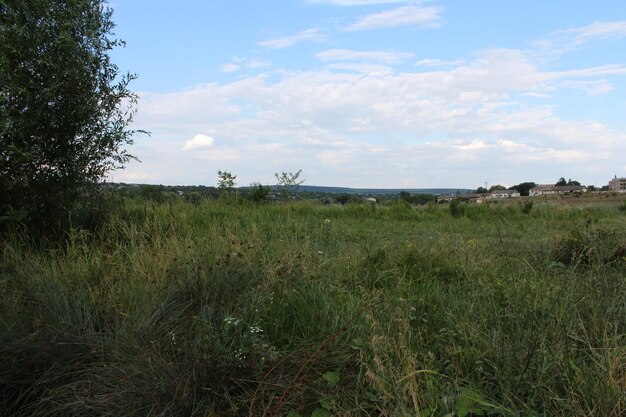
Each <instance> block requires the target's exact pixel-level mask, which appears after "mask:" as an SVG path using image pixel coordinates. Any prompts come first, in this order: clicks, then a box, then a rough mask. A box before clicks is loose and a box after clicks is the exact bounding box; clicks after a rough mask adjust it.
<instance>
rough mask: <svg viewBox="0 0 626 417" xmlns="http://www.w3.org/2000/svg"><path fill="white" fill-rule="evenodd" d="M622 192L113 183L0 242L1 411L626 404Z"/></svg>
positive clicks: (183, 412)
mask: <svg viewBox="0 0 626 417" xmlns="http://www.w3.org/2000/svg"><path fill="white" fill-rule="evenodd" d="M554 201H556V200H554ZM572 201H573V200H572ZM620 204H621V205H622V206H623V205H624V203H623V201H622V202H620V201H618V200H615V201H611V202H608V203H600V202H597V203H594V204H581V205H576V204H570V203H569V202H568V204H558V203H554V204H548V203H547V202H542V200H540V199H539V200H535V201H534V207H531V208H528V207H525V208H524V206H519V205H518V204H511V205H504V204H496V205H493V204H491V205H482V206H480V205H476V206H462V207H461V208H460V209H458V210H457V211H455V213H454V214H455V215H454V216H453V215H452V213H451V211H450V210H449V208H448V207H447V206H433V207H429V208H414V207H410V206H408V205H407V204H403V203H402V202H399V203H395V204H391V205H387V206H373V205H372V206H368V205H349V206H346V207H337V206H333V207H329V206H322V205H317V204H315V203H306V202H300V203H292V204H275V205H272V204H266V205H259V206H254V205H251V204H222V203H218V202H215V201H208V202H204V203H202V204H197V205H192V204H185V203H171V204H161V205H157V204H151V203H145V202H136V201H132V200H130V201H126V203H125V204H124V206H123V207H122V208H120V209H119V210H118V212H117V213H116V214H115V216H113V217H112V218H111V219H110V220H109V221H107V223H106V224H105V225H104V226H103V227H102V228H101V229H99V230H98V231H97V232H94V233H88V232H85V231H82V232H81V231H76V232H74V233H72V234H71V235H70V236H69V237H68V239H67V242H66V244H64V245H43V246H42V245H38V244H34V243H32V242H29V240H28V239H27V238H25V237H20V236H13V237H10V238H9V239H8V241H7V242H5V243H2V246H1V251H2V252H1V255H0V256H1V257H2V258H1V265H0V410H1V411H0V415H3V416H155V417H156V416H212V415H215V416H290V417H294V416H298V415H300V416H305V417H308V416H315V417H322V416H329V415H332V416H366V415H370V416H459V417H465V416H478V415H491V416H601V417H606V416H620V415H626V211H624V210H620V209H619V207H621V206H619V205H620Z"/></svg>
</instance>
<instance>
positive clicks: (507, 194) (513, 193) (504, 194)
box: [489, 190, 521, 199]
mask: <svg viewBox="0 0 626 417" xmlns="http://www.w3.org/2000/svg"><path fill="white" fill-rule="evenodd" d="M520 196H521V194H520V193H519V191H517V190H494V191H492V192H491V193H490V194H489V198H490V199H496V198H515V197H520Z"/></svg>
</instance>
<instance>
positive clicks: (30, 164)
mask: <svg viewBox="0 0 626 417" xmlns="http://www.w3.org/2000/svg"><path fill="white" fill-rule="evenodd" d="M111 16H112V10H111V9H110V8H109V7H107V6H106V5H105V3H104V2H103V1H102V0H2V1H1V2H0V223H2V221H3V220H4V221H5V222H6V221H18V222H22V223H26V224H29V223H30V224H32V225H34V226H37V225H40V226H44V227H46V226H49V224H47V225H46V223H50V222H51V221H53V219H57V220H58V219H59V218H60V217H67V213H68V212H69V211H70V210H72V209H73V208H75V207H76V206H77V205H78V203H79V202H80V200H81V197H82V196H84V195H85V191H86V190H87V189H89V187H90V186H93V185H95V184H96V183H97V182H98V181H99V180H101V179H102V178H103V177H104V176H105V175H106V174H107V173H108V172H110V171H111V170H113V169H118V168H122V167H123V166H124V165H125V164H126V163H127V162H128V161H129V160H131V159H133V156H132V155H130V154H129V153H128V152H127V149H126V145H130V144H131V143H132V138H133V135H134V134H135V133H137V131H134V130H131V129H129V128H128V126H129V124H130V123H131V121H132V119H133V115H134V113H135V105H136V102H137V96H136V95H135V94H134V93H132V92H130V91H129V90H128V85H129V83H130V82H131V81H132V80H133V79H134V78H135V76H134V75H132V74H125V75H121V74H120V73H119V69H118V67H117V66H116V65H114V64H113V63H112V62H111V60H110V57H109V55H108V54H109V52H110V51H111V50H112V49H114V48H115V47H117V46H120V45H122V44H123V42H122V41H120V40H117V39H114V38H113V37H112V36H113V33H112V29H113V27H114V23H113V22H112V20H111Z"/></svg>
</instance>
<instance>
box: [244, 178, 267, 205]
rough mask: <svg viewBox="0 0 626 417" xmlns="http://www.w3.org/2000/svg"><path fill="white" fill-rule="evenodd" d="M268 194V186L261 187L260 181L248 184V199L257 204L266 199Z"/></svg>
mask: <svg viewBox="0 0 626 417" xmlns="http://www.w3.org/2000/svg"><path fill="white" fill-rule="evenodd" d="M269 194H270V187H263V185H261V183H260V182H256V183H252V184H250V193H249V194H248V197H249V198H250V200H252V201H254V202H255V203H257V204H259V203H262V202H264V201H266V200H267V197H268V196H269Z"/></svg>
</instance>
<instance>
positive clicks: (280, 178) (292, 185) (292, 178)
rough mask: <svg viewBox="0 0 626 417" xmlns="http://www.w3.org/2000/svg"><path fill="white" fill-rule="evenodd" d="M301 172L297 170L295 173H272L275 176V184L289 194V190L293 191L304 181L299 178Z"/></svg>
mask: <svg viewBox="0 0 626 417" xmlns="http://www.w3.org/2000/svg"><path fill="white" fill-rule="evenodd" d="M301 174H302V170H301V169H300V170H298V172H296V173H295V174H294V173H292V172H281V173H280V174H278V172H275V173H274V176H275V177H276V181H277V185H278V186H279V187H280V188H282V189H283V191H284V192H285V194H286V195H289V194H291V192H295V191H297V190H298V187H299V186H300V185H301V184H303V183H304V180H303V179H300V175H301Z"/></svg>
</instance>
